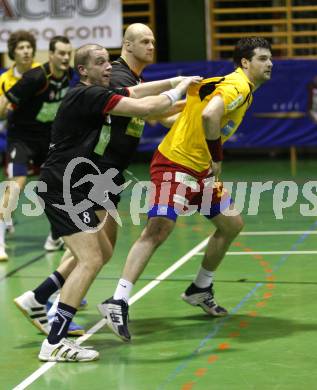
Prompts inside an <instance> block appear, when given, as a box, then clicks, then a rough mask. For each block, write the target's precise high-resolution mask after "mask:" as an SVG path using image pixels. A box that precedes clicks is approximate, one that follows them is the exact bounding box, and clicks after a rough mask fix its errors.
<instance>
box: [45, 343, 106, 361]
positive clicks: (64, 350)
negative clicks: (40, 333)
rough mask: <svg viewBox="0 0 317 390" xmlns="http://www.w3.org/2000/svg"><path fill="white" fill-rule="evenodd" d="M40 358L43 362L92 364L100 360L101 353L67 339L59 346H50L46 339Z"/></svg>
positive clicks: (58, 344)
mask: <svg viewBox="0 0 317 390" xmlns="http://www.w3.org/2000/svg"><path fill="white" fill-rule="evenodd" d="M38 357H39V359H40V360H41V361H42V362H90V361H92V360H97V359H99V352H97V351H95V350H93V349H87V348H83V347H80V346H79V345H77V344H75V343H73V342H72V341H70V340H67V339H65V338H63V339H62V340H61V341H60V342H59V343H57V344H50V343H49V342H48V340H47V339H45V340H44V341H43V343H42V347H41V351H40V353H39V356H38Z"/></svg>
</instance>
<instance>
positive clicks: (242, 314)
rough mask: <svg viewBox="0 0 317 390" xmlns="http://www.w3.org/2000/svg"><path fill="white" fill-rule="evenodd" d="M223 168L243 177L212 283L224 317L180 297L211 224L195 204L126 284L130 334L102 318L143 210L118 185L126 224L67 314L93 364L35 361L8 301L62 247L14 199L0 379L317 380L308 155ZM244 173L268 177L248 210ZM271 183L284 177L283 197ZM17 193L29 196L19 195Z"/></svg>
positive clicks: (293, 386)
mask: <svg viewBox="0 0 317 390" xmlns="http://www.w3.org/2000/svg"><path fill="white" fill-rule="evenodd" d="M223 170H224V172H223V179H224V181H226V182H228V183H230V182H233V183H234V185H233V189H234V191H235V188H236V183H237V182H238V181H239V182H245V183H247V192H246V194H247V195H246V199H245V205H244V206H245V207H244V209H243V215H244V219H245V228H244V230H243V232H242V234H241V235H240V236H239V237H238V238H237V239H236V240H235V242H234V243H233V244H232V246H231V248H230V250H229V252H228V254H227V255H226V257H225V259H224V262H223V263H222V265H221V267H220V268H219V270H218V272H217V278H216V284H215V288H216V296H217V299H218V301H219V303H221V305H223V306H225V307H226V308H227V309H228V310H229V312H230V314H229V316H227V317H225V318H221V319H214V318H210V317H208V316H207V315H205V314H204V313H203V312H202V310H201V309H199V308H195V307H191V306H189V305H186V303H184V302H183V301H182V300H181V299H180V294H181V293H182V292H183V291H184V289H186V287H187V286H188V284H189V283H190V282H191V281H192V279H193V277H194V276H195V274H196V270H197V268H198V267H199V264H200V261H201V259H202V253H203V248H204V240H205V239H206V238H207V237H208V235H210V234H211V233H212V232H213V227H212V224H211V223H210V222H208V221H207V220H205V219H204V218H203V217H201V216H199V215H194V216H191V217H182V218H179V220H178V226H177V228H176V229H175V230H174V232H173V233H172V235H171V236H170V237H169V239H168V241H167V242H166V243H165V244H164V245H163V246H162V247H161V248H159V250H158V251H157V252H156V254H155V255H154V257H153V258H152V259H151V262H150V264H149V265H148V267H147V268H146V270H145V272H144V274H143V275H142V278H141V280H140V281H139V282H138V283H137V285H136V286H135V288H134V294H135V295H134V296H133V297H132V300H131V303H132V305H131V308H130V321H131V322H130V331H131V333H132V342H131V343H129V344H124V343H122V342H121V341H120V340H119V339H117V338H116V337H115V336H114V335H113V334H112V333H111V332H110V331H109V330H108V328H107V327H105V326H102V324H103V323H102V322H100V321H101V317H100V315H99V313H98V312H97V309H96V305H97V304H98V303H100V302H101V301H102V300H104V299H105V298H108V297H109V296H111V295H112V294H113V291H114V288H115V285H116V283H117V279H118V277H119V276H120V272H121V269H122V267H123V264H124V260H125V257H126V255H127V253H128V250H129V248H130V246H131V245H132V243H133V242H134V240H135V239H136V238H137V237H138V235H139V234H140V232H141V230H142V226H143V225H144V223H145V221H146V217H145V216H144V215H142V216H141V225H139V226H135V225H133V223H132V221H131V218H130V216H129V208H130V194H131V192H130V190H127V191H126V192H125V193H124V195H123V199H122V202H121V203H120V216H121V218H122V221H123V226H122V228H120V229H119V239H118V242H117V246H116V250H115V254H114V256H113V258H112V260H111V261H110V263H109V264H108V265H106V266H105V267H104V269H103V270H102V271H101V273H100V274H99V276H98V277H97V280H96V281H95V282H94V284H93V286H92V287H91V289H90V291H89V293H88V295H87V299H88V303H89V304H88V308H87V309H86V310H84V311H80V312H78V314H77V316H76V321H77V322H78V323H79V324H81V325H83V326H84V327H85V328H86V329H87V330H89V331H88V332H89V333H90V334H89V335H86V336H85V337H86V339H85V340H84V341H83V345H91V346H93V347H94V348H96V349H97V350H98V351H100V355H101V358H100V360H99V361H97V362H93V363H66V364H62V363H58V364H54V363H46V364H43V363H40V362H39V361H38V360H37V354H38V351H39V347H40V344H41V342H42V340H43V335H41V334H39V333H38V332H37V330H36V329H35V328H33V327H32V325H30V324H29V323H28V322H27V320H26V319H25V318H24V317H23V316H22V315H21V313H20V312H19V311H18V310H17V309H16V307H15V306H14V304H13V302H12V300H13V298H14V297H16V296H17V295H20V294H21V293H23V292H24V291H26V290H29V289H33V288H34V287H36V286H37V285H38V283H39V282H41V281H42V279H43V278H45V277H46V276H47V275H48V274H49V273H51V272H52V271H53V270H54V269H55V268H56V266H57V265H58V263H59V259H60V257H61V255H62V252H57V253H53V254H46V253H44V250H43V243H44V241H45V238H46V235H47V232H48V223H47V221H46V219H45V217H44V216H39V217H25V216H23V215H22V213H21V207H20V209H19V210H18V212H17V216H16V218H17V224H16V232H15V234H14V236H12V237H10V238H9V239H8V253H9V255H10V260H9V261H8V262H7V263H0V303H1V311H0V319H1V322H0V323H1V330H0V342H1V355H0V378H1V382H0V383H1V385H0V388H1V389H4V390H7V389H13V388H15V389H25V388H30V389H39V390H40V389H59V390H63V389H91V390H92V389H109V390H163V389H164V390H191V389H193V390H209V389H210V390H214V389H215V390H227V389H229V390H230V389H233V390H236V389H237V390H240V389H241V390H251V389H254V390H266V389H268V390H272V389H278V390H284V389H285V390H286V389H287V390H299V389H303V390H307V389H316V388H317V385H316V383H317V370H316V364H317V310H316V301H317V289H316V285H317V276H316V275H317V273H316V271H317V235H316V233H317V218H316V216H317V195H316V188H314V183H311V188H312V189H311V191H308V188H309V184H307V182H309V181H316V180H317V179H316V161H302V162H301V161H300V162H299V163H298V174H297V176H296V177H295V178H292V177H291V175H290V169H289V162H288V161H283V160H268V161H263V160H262V161H239V160H237V161H235V162H231V161H228V162H226V163H225V164H224V168H223ZM131 171H132V172H133V173H134V175H135V176H136V177H137V178H139V179H140V180H146V179H147V178H148V174H147V166H146V165H141V164H140V165H134V166H132V167H131ZM252 181H253V182H270V181H272V190H269V191H266V192H264V193H263V194H262V196H261V198H260V201H259V212H258V214H257V215H248V214H250V212H249V213H248V211H252V210H254V208H255V203H256V200H255V199H254V198H252V199H251V196H250V191H251V182H252ZM282 181H284V183H282V184H280V183H281V182H282ZM315 184H317V182H315ZM305 185H306V187H304V186H305ZM278 186H280V187H278ZM280 188H285V191H283V192H282V196H281V198H279V196H280V194H279V193H280V192H281V190H280ZM296 189H297V190H298V196H296V197H295V198H294V199H293V198H292V194H293V195H294V191H296ZM233 194H234V192H233ZM250 199H251V200H250ZM293 200H294V202H293ZM277 201H278V202H279V206H276V202H277ZM20 203H24V204H31V203H30V201H28V200H27V199H26V198H22V199H21V202H20ZM291 204H292V205H291ZM283 205H284V208H283V207H282V206H283ZM288 205H290V206H288ZM301 205H302V206H301ZM305 205H306V206H305ZM273 206H274V207H273ZM303 214H306V215H303ZM281 216H282V218H280V217H281ZM277 217H278V218H277Z"/></svg>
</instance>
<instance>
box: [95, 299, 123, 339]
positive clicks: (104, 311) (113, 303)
mask: <svg viewBox="0 0 317 390" xmlns="http://www.w3.org/2000/svg"><path fill="white" fill-rule="evenodd" d="M97 307H98V310H99V312H100V313H101V315H102V316H103V317H105V318H106V320H107V326H108V327H109V328H110V329H111V330H112V331H113V332H114V333H115V334H116V335H117V336H119V337H120V338H121V339H122V340H123V341H130V340H131V336H130V333H129V329H128V312H129V305H128V304H127V303H126V301H124V300H123V299H113V298H112V297H111V298H109V299H107V300H106V301H104V302H102V303H100V304H99V305H98V306H97Z"/></svg>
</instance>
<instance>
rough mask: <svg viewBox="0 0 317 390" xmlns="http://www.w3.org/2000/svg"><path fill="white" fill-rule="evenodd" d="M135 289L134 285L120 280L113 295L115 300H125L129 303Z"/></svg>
mask: <svg viewBox="0 0 317 390" xmlns="http://www.w3.org/2000/svg"><path fill="white" fill-rule="evenodd" d="M132 288H133V283H131V282H129V281H128V280H125V279H120V280H119V282H118V284H117V288H116V291H115V292H114V294H113V299H124V300H125V301H126V302H127V303H128V301H129V298H130V294H131V291H132Z"/></svg>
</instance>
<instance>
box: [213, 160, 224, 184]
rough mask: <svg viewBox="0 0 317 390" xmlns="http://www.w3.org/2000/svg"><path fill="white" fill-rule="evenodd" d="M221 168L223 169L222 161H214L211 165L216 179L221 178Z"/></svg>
mask: <svg viewBox="0 0 317 390" xmlns="http://www.w3.org/2000/svg"><path fill="white" fill-rule="evenodd" d="M221 170H222V161H218V162H214V161H213V162H212V166H211V172H212V174H213V175H214V176H215V178H216V181H218V180H219V177H220V175H221Z"/></svg>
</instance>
